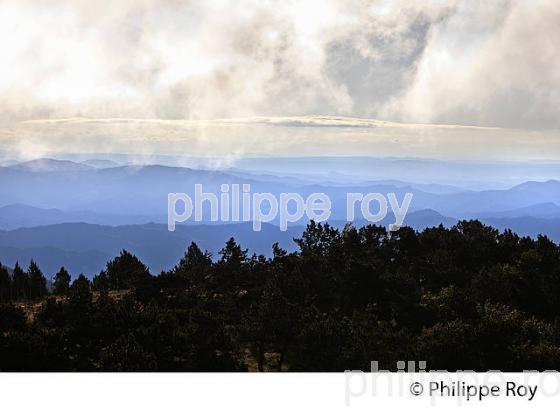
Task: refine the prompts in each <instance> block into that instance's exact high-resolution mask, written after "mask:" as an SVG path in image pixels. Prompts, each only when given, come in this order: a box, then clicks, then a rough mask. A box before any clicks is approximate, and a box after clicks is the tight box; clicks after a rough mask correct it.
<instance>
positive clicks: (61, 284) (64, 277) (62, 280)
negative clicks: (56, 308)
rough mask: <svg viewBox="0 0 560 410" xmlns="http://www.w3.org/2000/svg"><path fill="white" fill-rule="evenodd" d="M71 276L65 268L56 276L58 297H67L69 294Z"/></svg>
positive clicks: (55, 282)
mask: <svg viewBox="0 0 560 410" xmlns="http://www.w3.org/2000/svg"><path fill="white" fill-rule="evenodd" d="M70 280H71V277H70V274H69V273H68V271H67V270H66V269H64V266H63V267H61V268H60V270H59V271H58V273H57V274H56V275H55V276H54V293H55V294H56V295H66V294H68V289H70Z"/></svg>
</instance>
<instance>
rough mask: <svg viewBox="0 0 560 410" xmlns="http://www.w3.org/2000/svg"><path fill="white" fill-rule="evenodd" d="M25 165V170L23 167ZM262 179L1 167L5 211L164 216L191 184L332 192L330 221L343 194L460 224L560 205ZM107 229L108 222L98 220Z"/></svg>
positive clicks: (534, 187) (153, 168) (50, 165)
mask: <svg viewBox="0 0 560 410" xmlns="http://www.w3.org/2000/svg"><path fill="white" fill-rule="evenodd" d="M26 164H27V165H26ZM260 178H261V179H259V174H242V175H241V174H239V173H237V174H230V173H227V172H224V171H219V170H200V169H191V168H181V167H167V166H161V165H146V166H118V167H111V168H103V169H98V168H94V167H90V166H87V165H84V164H76V163H72V162H70V161H55V162H51V161H46V162H45V161H39V162H38V163H35V162H34V163H32V164H31V166H30V165H29V163H24V164H18V165H15V166H11V167H0V186H1V187H2V192H1V194H0V206H5V205H11V204H17V203H20V204H25V205H30V206H34V207H37V208H55V209H59V210H63V211H65V212H93V213H96V214H110V215H150V216H153V215H162V214H166V213H167V196H168V194H169V193H171V192H184V193H187V194H189V195H191V196H192V195H193V191H194V185H195V184H202V186H203V190H204V191H205V192H213V193H215V194H216V195H219V194H220V187H221V185H222V184H227V185H231V184H249V185H250V186H251V192H253V193H254V192H269V193H272V194H273V195H276V196H277V197H278V196H279V194H280V193H283V192H296V193H299V194H301V195H302V196H303V197H307V196H308V195H309V194H311V193H313V192H322V193H325V194H327V195H328V196H329V197H330V198H331V201H332V211H333V214H332V218H333V219H341V218H344V217H345V216H346V194H347V193H348V192H360V193H363V194H366V193H370V192H378V193H382V194H384V195H386V194H387V193H389V192H393V193H395V194H396V195H397V197H398V198H399V199H401V200H402V198H403V197H404V194H405V193H408V192H410V193H412V194H413V195H414V198H413V201H412V203H411V211H418V210H422V209H433V210H435V211H437V212H439V213H441V214H443V215H448V216H451V217H455V218H462V217H465V216H467V215H469V216H470V215H480V214H488V213H495V212H503V211H510V210H513V209H518V208H524V207H531V206H534V205H537V204H542V203H553V204H556V205H558V204H560V182H559V181H555V180H551V181H546V182H526V183H523V184H521V185H517V186H514V187H512V188H510V189H503V190H496V189H494V190H485V191H464V190H463V191H458V192H443V193H442V192H440V193H437V192H436V191H437V189H443V188H437V189H435V187H434V186H432V187H431V188H434V189H430V187H429V186H426V187H425V189H426V190H427V191H430V192H426V191H423V190H422V189H421V188H422V187H423V186H422V185H415V184H407V183H405V182H399V181H380V182H371V183H368V184H365V185H355V184H352V185H348V186H344V185H340V184H336V185H328V184H326V183H312V184H301V183H300V182H295V181H294V180H293V179H289V178H286V179H282V178H273V177H271V176H261V177H260ZM100 222H103V223H105V222H104V221H100Z"/></svg>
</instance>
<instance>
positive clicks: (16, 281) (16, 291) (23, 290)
mask: <svg viewBox="0 0 560 410" xmlns="http://www.w3.org/2000/svg"><path fill="white" fill-rule="evenodd" d="M28 282H29V281H28V277H27V273H25V272H24V271H23V269H21V267H20V266H19V263H18V262H16V265H15V266H14V273H13V274H12V289H13V291H12V296H13V298H14V299H26V298H28V297H29V290H28V287H29V283H28Z"/></svg>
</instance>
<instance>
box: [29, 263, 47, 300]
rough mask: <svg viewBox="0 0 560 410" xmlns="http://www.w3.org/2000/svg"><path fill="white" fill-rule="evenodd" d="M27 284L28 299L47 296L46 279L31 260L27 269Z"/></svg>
mask: <svg viewBox="0 0 560 410" xmlns="http://www.w3.org/2000/svg"><path fill="white" fill-rule="evenodd" d="M27 277H28V282H29V297H30V298H31V299H40V298H42V297H44V296H45V295H46V294H47V279H46V278H45V276H44V275H43V272H41V269H39V266H37V264H36V263H35V262H34V261H33V260H32V261H31V263H30V264H29V268H28V269H27Z"/></svg>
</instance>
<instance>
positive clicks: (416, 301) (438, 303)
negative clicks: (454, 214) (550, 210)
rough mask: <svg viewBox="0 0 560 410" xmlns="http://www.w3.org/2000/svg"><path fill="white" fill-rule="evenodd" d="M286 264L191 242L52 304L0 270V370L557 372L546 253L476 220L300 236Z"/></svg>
mask: <svg viewBox="0 0 560 410" xmlns="http://www.w3.org/2000/svg"><path fill="white" fill-rule="evenodd" d="M296 242H297V244H298V245H299V248H300V250H299V251H298V252H296V253H291V254H288V253H286V252H285V251H283V250H282V249H279V248H278V247H277V246H275V247H274V256H273V257H272V258H270V259H267V258H265V257H262V256H255V255H253V256H249V255H248V254H247V251H245V250H243V249H242V248H241V247H240V246H238V245H237V244H236V243H235V241H234V240H233V239H231V240H230V241H229V242H228V243H227V244H226V246H225V247H224V249H223V250H222V251H221V252H220V255H219V257H218V258H216V259H214V260H213V259H212V258H211V256H210V255H209V254H207V253H204V252H202V251H201V250H200V249H199V248H198V247H197V246H196V245H195V244H194V243H193V244H192V245H191V246H190V247H189V248H188V251H187V252H186V254H185V257H184V258H183V259H182V260H181V261H180V262H179V264H178V265H177V266H176V267H175V268H174V269H172V270H171V271H169V272H163V273H161V274H160V275H158V276H152V275H151V274H150V273H149V271H148V269H147V268H146V266H145V265H144V264H143V263H142V262H141V261H140V260H138V259H137V258H136V257H135V256H133V255H131V254H130V253H128V252H126V251H123V252H122V253H121V254H120V256H118V257H117V258H115V259H114V260H113V261H110V262H109V263H108V264H107V267H106V269H105V270H104V271H103V272H101V273H100V274H99V275H97V276H96V277H95V278H94V279H93V281H92V283H90V281H88V279H86V278H85V277H84V276H80V277H79V278H78V279H76V280H75V281H74V282H73V283H72V284H70V275H69V274H68V272H66V271H65V270H64V269H61V270H60V272H59V273H58V274H57V275H56V276H55V278H54V282H53V286H52V289H51V292H47V281H46V280H45V278H44V276H43V274H42V273H41V271H40V269H39V267H38V266H37V265H36V264H34V263H32V264H31V265H30V266H29V269H28V270H27V271H23V270H22V269H21V268H20V267H19V266H16V267H15V269H14V270H13V272H10V273H9V272H8V270H7V269H5V268H1V267H0V301H1V303H0V370H3V371H31V370H33V371H46V370H50V371H76V370H78V371H98V370H104V371H141V370H142V371H143V370H146V371H243V370H261V371H263V370H264V371H278V370H282V371H286V370H289V371H342V370H347V369H362V370H366V371H367V370H369V369H370V362H371V361H372V360H377V361H379V365H380V367H381V368H384V369H389V370H395V369H396V362H397V361H398V360H416V361H418V360H426V361H427V367H428V369H447V370H457V369H472V370H488V369H499V370H504V371H514V370H517V371H519V370H524V369H535V370H544V369H555V370H560V248H559V246H558V245H556V244H555V243H553V242H551V241H550V240H548V239H547V238H546V237H539V238H538V239H536V240H532V239H530V238H520V237H518V236H517V235H516V234H514V233H512V232H510V231H505V232H503V233H499V232H498V231H496V230H494V229H492V228H490V227H487V226H484V225H482V224H481V223H479V222H477V221H469V222H460V223H459V224H457V225H456V226H455V227H453V228H452V229H446V228H443V227H438V228H430V229H426V230H424V231H423V232H421V233H417V232H415V231H413V230H412V229H409V228H402V229H400V230H399V231H398V232H396V233H393V234H388V233H387V232H386V231H385V229H384V228H381V227H377V226H367V227H364V228H361V229H355V228H350V227H349V228H347V229H345V230H343V231H342V232H340V231H337V230H335V229H333V228H331V227H329V226H328V225H316V224H314V223H312V224H310V225H309V226H308V228H307V230H306V232H305V233H304V234H303V236H302V238H300V239H297V240H296Z"/></svg>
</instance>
